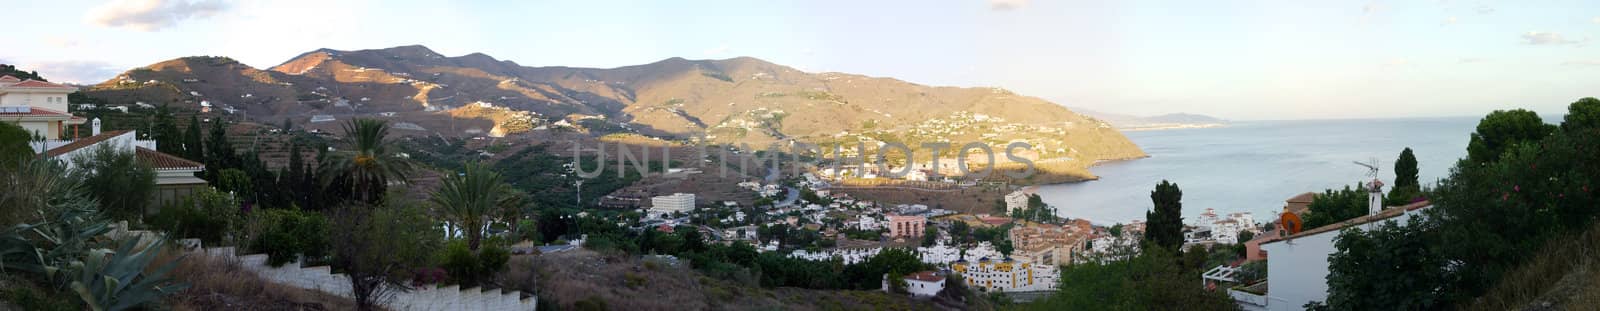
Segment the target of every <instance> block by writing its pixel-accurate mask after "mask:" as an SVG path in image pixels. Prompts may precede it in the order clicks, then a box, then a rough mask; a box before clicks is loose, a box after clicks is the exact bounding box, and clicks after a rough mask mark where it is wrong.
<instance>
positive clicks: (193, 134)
mask: <svg viewBox="0 0 1600 311" xmlns="http://www.w3.org/2000/svg"><path fill="white" fill-rule="evenodd" d="M183 157H184V158H186V159H189V160H193V161H201V162H205V158H206V153H205V146H201V142H200V117H199V116H198V115H193V114H192V115H189V129H188V131H185V132H184V133H183Z"/></svg>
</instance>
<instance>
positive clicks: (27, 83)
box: [11, 80, 72, 88]
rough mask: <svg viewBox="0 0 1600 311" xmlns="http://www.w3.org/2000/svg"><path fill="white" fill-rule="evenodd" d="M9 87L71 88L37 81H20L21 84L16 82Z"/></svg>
mask: <svg viewBox="0 0 1600 311" xmlns="http://www.w3.org/2000/svg"><path fill="white" fill-rule="evenodd" d="M11 87H56V88H72V87H70V86H65V85H60V84H55V83H50V82H44V81H39V80H27V81H22V82H18V83H17V84H12V85H11Z"/></svg>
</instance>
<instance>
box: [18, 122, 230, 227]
mask: <svg viewBox="0 0 1600 311" xmlns="http://www.w3.org/2000/svg"><path fill="white" fill-rule="evenodd" d="M95 121H96V122H95V124H96V125H95V126H94V127H93V129H92V130H93V132H94V135H92V136H89V137H84V138H80V139H76V140H70V141H51V142H46V144H47V145H45V146H43V147H45V148H42V149H44V150H43V152H42V153H43V155H44V156H45V157H49V158H52V159H57V160H60V161H61V162H62V163H65V164H66V166H67V168H68V169H72V168H73V167H74V165H73V159H74V158H77V157H80V156H86V155H89V154H90V152H93V151H95V150H98V149H99V148H112V149H115V150H116V151H117V152H127V153H133V154H134V157H135V159H137V160H138V161H139V162H140V163H143V164H145V165H149V166H150V167H151V168H153V169H155V172H156V180H155V182H156V193H155V195H154V196H152V197H151V198H150V203H151V204H150V205H149V208H150V209H151V210H150V211H147V212H152V213H153V212H154V210H155V209H157V208H160V207H162V206H167V205H168V204H173V203H176V202H181V201H182V200H183V199H185V198H188V197H189V196H190V195H193V194H194V192H195V191H198V190H199V189H201V188H204V187H206V181H205V180H201V179H200V178H196V177H195V173H199V172H200V171H202V170H205V165H204V164H200V163H199V162H194V161H190V160H186V159H183V158H180V157H177V156H174V155H170V154H165V153H161V152H159V151H156V150H155V148H156V141H153V140H139V139H135V137H137V136H138V134H137V133H136V132H134V131H131V130H122V131H110V132H105V133H99V132H100V127H99V126H98V123H99V122H98V121H99V120H95ZM35 147H36V149H37V147H40V146H35Z"/></svg>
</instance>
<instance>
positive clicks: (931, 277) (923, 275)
mask: <svg viewBox="0 0 1600 311" xmlns="http://www.w3.org/2000/svg"><path fill="white" fill-rule="evenodd" d="M906 279H907V280H918V281H923V282H938V281H943V280H944V277H943V276H939V274H936V273H934V272H933V271H922V272H917V273H912V274H907V275H906Z"/></svg>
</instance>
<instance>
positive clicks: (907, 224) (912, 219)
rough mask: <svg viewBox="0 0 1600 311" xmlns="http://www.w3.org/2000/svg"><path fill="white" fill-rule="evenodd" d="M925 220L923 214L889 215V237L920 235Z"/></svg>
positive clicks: (926, 220) (926, 219)
mask: <svg viewBox="0 0 1600 311" xmlns="http://www.w3.org/2000/svg"><path fill="white" fill-rule="evenodd" d="M926 222H928V218H927V217H923V216H902V215H889V237H890V238H915V237H920V236H922V231H923V228H924V227H923V226H924V225H925V223H926Z"/></svg>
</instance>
